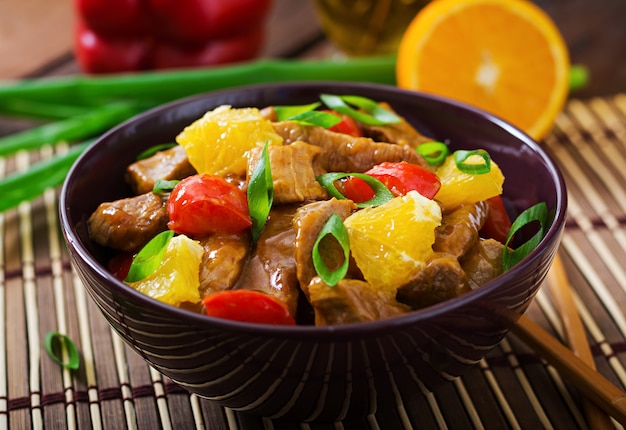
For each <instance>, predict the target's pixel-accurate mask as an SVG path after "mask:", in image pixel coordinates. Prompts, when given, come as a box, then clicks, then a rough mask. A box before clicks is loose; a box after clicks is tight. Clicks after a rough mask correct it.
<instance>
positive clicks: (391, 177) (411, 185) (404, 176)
mask: <svg viewBox="0 0 626 430" xmlns="http://www.w3.org/2000/svg"><path fill="white" fill-rule="evenodd" d="M365 173H366V174H368V175H370V176H373V177H374V178H376V179H378V180H379V181H381V182H382V183H383V184H385V185H386V186H387V188H389V190H390V191H391V192H392V193H393V194H394V195H395V196H403V195H405V194H406V193H408V192H409V191H417V192H418V193H420V194H421V195H423V196H424V197H426V198H429V199H432V198H433V197H435V195H436V194H437V192H438V191H439V188H441V182H440V181H439V178H438V177H437V175H435V174H434V173H433V172H431V171H430V170H426V169H424V168H423V167H422V166H418V165H417V164H411V163H407V162H406V161H401V162H399V163H392V162H384V163H381V164H378V165H377V166H374V167H372V168H371V169H370V170H368V171H367V172H365Z"/></svg>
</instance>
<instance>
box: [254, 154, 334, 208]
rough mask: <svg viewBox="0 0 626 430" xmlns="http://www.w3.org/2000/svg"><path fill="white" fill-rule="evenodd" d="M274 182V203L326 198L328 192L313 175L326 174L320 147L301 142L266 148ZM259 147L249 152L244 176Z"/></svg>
mask: <svg viewBox="0 0 626 430" xmlns="http://www.w3.org/2000/svg"><path fill="white" fill-rule="evenodd" d="M267 151H268V156H269V159H270V166H271V169H272V178H273V182H274V202H276V203H278V204H289V203H299V202H303V201H305V200H321V199H327V198H328V193H327V192H326V190H325V189H324V187H322V186H321V185H320V184H319V182H317V181H316V180H315V178H316V177H317V176H319V175H321V174H323V173H326V172H325V171H324V169H323V168H322V165H321V164H320V160H319V156H320V153H321V150H320V148H319V147H318V146H314V145H309V144H308V143H304V142H294V143H293V144H291V145H284V146H269V147H268V148H267ZM262 153H263V148H254V149H253V150H252V151H251V157H250V162H249V163H248V178H250V176H252V173H253V172H254V168H255V167H256V165H257V163H258V161H259V159H260V158H261V154H262Z"/></svg>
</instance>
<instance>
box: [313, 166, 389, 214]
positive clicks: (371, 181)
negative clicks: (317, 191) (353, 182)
mask: <svg viewBox="0 0 626 430" xmlns="http://www.w3.org/2000/svg"><path fill="white" fill-rule="evenodd" d="M350 176H354V177H355V178H359V179H362V180H364V181H365V182H366V183H367V185H369V186H370V187H371V188H372V191H374V197H372V198H371V199H369V200H368V201H366V202H362V203H355V204H356V205H357V207H359V208H366V207H371V206H380V205H382V204H383V203H385V202H388V201H389V200H391V199H393V197H394V196H393V193H392V192H391V191H389V188H387V187H386V186H385V184H383V183H382V182H380V181H379V180H378V179H376V178H374V177H373V176H370V175H366V174H365V173H341V172H332V173H325V174H323V175H320V176H318V177H317V178H315V179H317V182H319V183H320V185H321V186H322V187H324V188H326V191H328V194H330V195H331V196H333V197H335V198H337V199H340V200H347V197H346V196H344V195H343V194H341V192H340V191H339V190H338V189H337V187H336V186H335V181H338V180H339V179H343V178H348V177H350Z"/></svg>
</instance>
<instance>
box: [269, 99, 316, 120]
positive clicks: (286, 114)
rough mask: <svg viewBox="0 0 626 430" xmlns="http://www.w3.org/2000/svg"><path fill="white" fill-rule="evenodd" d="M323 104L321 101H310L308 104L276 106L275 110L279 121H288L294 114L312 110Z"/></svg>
mask: <svg viewBox="0 0 626 430" xmlns="http://www.w3.org/2000/svg"><path fill="white" fill-rule="evenodd" d="M320 105H321V103H320V102H315V103H309V104H308V105H294V106H274V112H276V117H277V119H278V121H287V120H289V119H291V118H293V117H294V116H297V115H301V114H303V113H305V112H311V111H313V110H315V109H317V108H318V107H319V106H320Z"/></svg>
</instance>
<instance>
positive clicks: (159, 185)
mask: <svg viewBox="0 0 626 430" xmlns="http://www.w3.org/2000/svg"><path fill="white" fill-rule="evenodd" d="M179 182H180V181H178V180H176V179H172V180H171V181H168V180H165V179H157V180H156V181H154V187H152V192H153V193H155V194H160V193H169V192H171V191H172V190H173V189H174V187H175V186H176V184H178V183H179Z"/></svg>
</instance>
